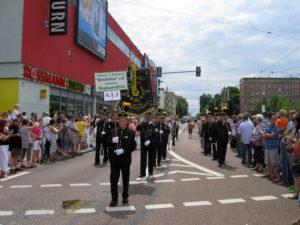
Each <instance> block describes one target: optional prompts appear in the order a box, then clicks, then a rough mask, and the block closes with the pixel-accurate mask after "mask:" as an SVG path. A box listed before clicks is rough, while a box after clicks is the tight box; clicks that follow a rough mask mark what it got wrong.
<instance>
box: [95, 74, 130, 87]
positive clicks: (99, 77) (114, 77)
mask: <svg viewBox="0 0 300 225" xmlns="http://www.w3.org/2000/svg"><path fill="white" fill-rule="evenodd" d="M95 86H96V90H95V91H96V92H105V91H121V90H127V88H128V84H127V71H118V72H109V73H95Z"/></svg>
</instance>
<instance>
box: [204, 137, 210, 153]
mask: <svg viewBox="0 0 300 225" xmlns="http://www.w3.org/2000/svg"><path fill="white" fill-rule="evenodd" d="M210 153H211V142H210V140H209V139H208V138H205V139H204V154H205V155H207V154H210Z"/></svg>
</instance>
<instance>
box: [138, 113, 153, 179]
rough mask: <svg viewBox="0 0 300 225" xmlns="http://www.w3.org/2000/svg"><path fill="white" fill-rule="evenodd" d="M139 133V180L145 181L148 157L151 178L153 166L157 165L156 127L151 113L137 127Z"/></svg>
mask: <svg viewBox="0 0 300 225" xmlns="http://www.w3.org/2000/svg"><path fill="white" fill-rule="evenodd" d="M137 131H140V137H141V165H140V176H139V179H145V178H146V165H147V156H148V171H149V175H150V176H151V175H153V166H154V163H155V152H154V150H155V149H154V145H155V125H154V123H153V122H152V114H151V112H148V113H146V115H145V121H143V122H142V123H141V124H139V125H138V126H137Z"/></svg>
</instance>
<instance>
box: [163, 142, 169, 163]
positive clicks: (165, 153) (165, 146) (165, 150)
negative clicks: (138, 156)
mask: <svg viewBox="0 0 300 225" xmlns="http://www.w3.org/2000/svg"><path fill="white" fill-rule="evenodd" d="M167 148H168V140H167V141H166V142H164V143H163V148H162V158H163V159H166V157H167Z"/></svg>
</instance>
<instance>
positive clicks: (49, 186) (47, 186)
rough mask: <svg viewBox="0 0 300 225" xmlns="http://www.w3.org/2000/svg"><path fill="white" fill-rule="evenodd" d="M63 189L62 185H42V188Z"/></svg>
mask: <svg viewBox="0 0 300 225" xmlns="http://www.w3.org/2000/svg"><path fill="white" fill-rule="evenodd" d="M51 187H62V185H61V184H41V188H51Z"/></svg>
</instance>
